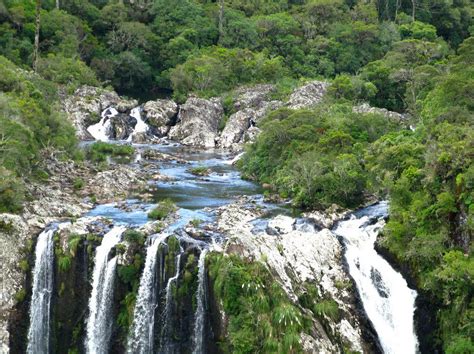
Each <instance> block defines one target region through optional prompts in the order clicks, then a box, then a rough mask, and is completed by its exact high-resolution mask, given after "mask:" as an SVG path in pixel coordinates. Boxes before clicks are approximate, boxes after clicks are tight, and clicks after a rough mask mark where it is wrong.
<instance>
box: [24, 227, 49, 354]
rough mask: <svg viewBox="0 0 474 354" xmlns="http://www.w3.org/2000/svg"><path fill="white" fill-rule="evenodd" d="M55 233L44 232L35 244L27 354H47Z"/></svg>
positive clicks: (47, 230)
mask: <svg viewBox="0 0 474 354" xmlns="http://www.w3.org/2000/svg"><path fill="white" fill-rule="evenodd" d="M55 231H56V229H54V228H51V229H46V230H44V231H43V232H42V233H41V234H40V235H39V236H38V242H37V244H36V251H35V268H34V270H33V295H32V297H31V304H30V328H29V330H28V348H27V352H28V353H32V354H33V353H49V340H50V330H51V323H50V322H51V318H50V315H51V309H50V308H51V295H52V293H53V274H54V269H53V263H54V247H53V244H54V240H53V235H54V232H55Z"/></svg>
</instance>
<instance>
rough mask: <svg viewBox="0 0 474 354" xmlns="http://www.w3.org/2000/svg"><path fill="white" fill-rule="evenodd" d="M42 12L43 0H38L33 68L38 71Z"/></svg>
mask: <svg viewBox="0 0 474 354" xmlns="http://www.w3.org/2000/svg"><path fill="white" fill-rule="evenodd" d="M40 13H41V0H36V26H35V46H34V51H33V70H34V71H35V72H36V69H37V66H38V56H39V37H40V22H41V20H40Z"/></svg>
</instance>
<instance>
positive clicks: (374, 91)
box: [0, 0, 474, 353]
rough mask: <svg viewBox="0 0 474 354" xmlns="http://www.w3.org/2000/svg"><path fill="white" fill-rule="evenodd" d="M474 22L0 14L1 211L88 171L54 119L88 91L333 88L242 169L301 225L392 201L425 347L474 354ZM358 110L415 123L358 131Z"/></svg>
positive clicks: (135, 6) (343, 16)
mask: <svg viewBox="0 0 474 354" xmlns="http://www.w3.org/2000/svg"><path fill="white" fill-rule="evenodd" d="M473 12H474V5H473V3H472V2H471V1H469V0H453V1H448V0H410V1H409V0H369V1H357V0H255V1H250V0H218V1H210V0H175V1H169V0H154V1H146V0H132V1H128V0H127V1H125V2H124V1H123V0H120V1H118V2H109V1H107V0H90V1H88V0H56V1H55V2H54V1H52V0H36V1H33V0H29V1H25V0H0V212H18V211H20V210H21V208H22V202H23V200H24V199H25V198H28V195H27V193H25V183H28V181H29V180H46V179H47V178H48V176H47V174H46V173H45V172H44V171H43V170H42V168H41V163H40V162H41V156H42V154H43V153H44V152H45V151H47V150H51V149H52V150H55V151H57V154H58V155H60V156H63V157H64V158H73V159H76V160H78V161H80V160H82V159H84V156H83V153H82V152H80V151H79V150H77V149H76V146H75V137H74V129H73V128H72V127H71V126H70V125H69V124H68V123H67V122H66V120H65V119H64V114H63V113H62V112H61V109H60V104H59V102H60V100H61V98H62V97H64V95H67V94H72V93H73V92H74V90H75V89H76V88H77V87H79V86H80V85H84V84H87V85H93V86H103V87H106V86H111V87H113V89H115V90H116V91H117V92H118V93H119V94H121V95H125V96H129V97H133V98H137V99H139V100H145V99H148V98H150V97H153V98H156V97H169V96H171V97H173V99H174V100H176V101H178V102H183V101H185V100H186V98H187V97H188V95H189V94H194V95H197V96H201V97H213V96H221V97H223V98H224V102H232V97H233V96H232V92H233V90H234V89H235V88H237V87H238V86H241V85H251V84H256V83H274V84H275V85H276V87H277V92H275V93H274V95H275V97H277V98H283V97H286V96H288V95H289V93H290V92H291V90H292V89H293V88H294V87H296V86H297V85H299V84H301V83H304V82H306V81H308V80H310V79H318V80H325V81H328V82H330V83H331V86H330V88H329V94H328V95H327V96H326V97H325V98H324V101H323V103H322V104H321V105H319V106H318V107H316V108H314V109H310V110H296V111H295V110H289V109H286V108H282V109H279V110H277V111H274V112H272V113H270V114H269V115H268V116H267V117H265V118H264V119H263V120H262V121H261V123H260V128H261V129H262V134H261V135H260V136H259V138H258V139H257V141H256V143H254V144H252V145H250V146H248V147H247V154H246V155H245V156H244V158H243V160H242V161H241V163H240V166H239V167H240V169H241V170H242V172H243V174H244V175H245V176H246V178H249V179H253V180H256V181H258V182H261V183H266V184H271V185H272V186H273V188H274V190H275V191H276V192H277V193H279V194H280V195H281V196H283V197H291V198H292V200H293V203H294V205H295V206H296V207H299V208H302V209H325V208H327V207H329V206H331V205H332V204H337V205H339V206H341V207H345V208H356V207H358V206H360V205H362V204H364V203H365V202H366V201H367V200H369V199H371V198H373V197H374V196H376V197H377V198H380V199H381V198H388V199H389V201H390V219H389V221H388V224H387V227H386V228H385V230H384V233H383V236H382V240H381V244H382V246H383V247H384V248H386V249H387V250H388V252H389V253H390V254H392V255H393V256H394V258H395V259H396V261H397V262H398V263H399V264H406V265H407V267H408V269H409V270H410V273H411V275H412V276H413V278H414V279H415V281H416V283H417V285H418V287H419V288H420V289H422V290H423V291H426V292H427V293H428V294H430V296H431V297H432V301H433V303H434V304H437V308H438V309H439V310H438V312H437V323H438V328H437V331H436V333H435V338H433V339H432V340H433V342H434V343H436V345H439V346H440V347H442V348H443V350H444V351H445V352H447V353H472V352H474V343H473V340H472V339H473V338H474V322H473V318H474V299H473V295H474V286H473V280H474V260H473V257H472V251H473V249H472V248H473V246H472V235H473V233H474V37H471V35H473V34H474V22H473V19H472V15H473ZM32 69H34V71H33V70H32ZM361 102H367V103H369V104H370V105H371V106H374V107H380V108H386V109H388V110H391V111H395V112H399V113H403V114H405V115H406V119H405V120H404V121H403V122H402V124H400V123H399V122H392V121H387V119H386V118H384V117H381V116H379V115H377V114H373V115H364V116H361V115H359V114H357V113H355V112H353V110H352V107H353V106H355V105H357V104H359V103H361ZM231 106H232V105H231V104H228V105H226V110H227V111H226V115H229V114H230V113H232V112H231V110H232V108H231ZM45 174H46V175H45Z"/></svg>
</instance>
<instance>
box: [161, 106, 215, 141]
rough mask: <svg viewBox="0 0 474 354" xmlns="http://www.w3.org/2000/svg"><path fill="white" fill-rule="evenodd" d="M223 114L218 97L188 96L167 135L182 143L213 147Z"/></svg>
mask: <svg viewBox="0 0 474 354" xmlns="http://www.w3.org/2000/svg"><path fill="white" fill-rule="evenodd" d="M223 116H224V109H223V107H222V103H221V101H220V99H217V98H212V99H210V100H206V99H202V98H197V97H190V98H188V100H187V101H186V103H185V104H183V105H182V106H181V107H180V108H179V113H178V121H177V124H176V125H175V126H174V127H172V128H171V130H170V132H169V134H168V137H169V138H170V139H173V140H177V141H180V142H181V143H182V144H184V145H191V146H197V147H205V148H213V147H215V146H216V138H217V136H218V127H219V123H220V121H221V119H222V118H223Z"/></svg>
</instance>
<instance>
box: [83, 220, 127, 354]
mask: <svg viewBox="0 0 474 354" xmlns="http://www.w3.org/2000/svg"><path fill="white" fill-rule="evenodd" d="M124 231H125V227H123V226H116V227H114V228H113V229H112V230H110V231H109V232H108V233H107V234H105V235H104V238H103V239H102V243H101V245H100V246H99V247H97V249H96V253H95V258H94V272H93V276H92V293H91V297H90V299H89V317H88V319H87V336H86V342H85V347H86V352H87V353H90V354H102V353H107V352H108V349H109V344H110V336H111V334H112V324H113V319H112V306H111V304H112V302H113V287H114V280H115V269H116V267H117V256H115V257H113V258H112V259H110V260H109V254H110V251H111V250H112V248H113V247H114V246H115V245H117V243H119V242H120V239H121V236H122V234H123V232H124Z"/></svg>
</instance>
